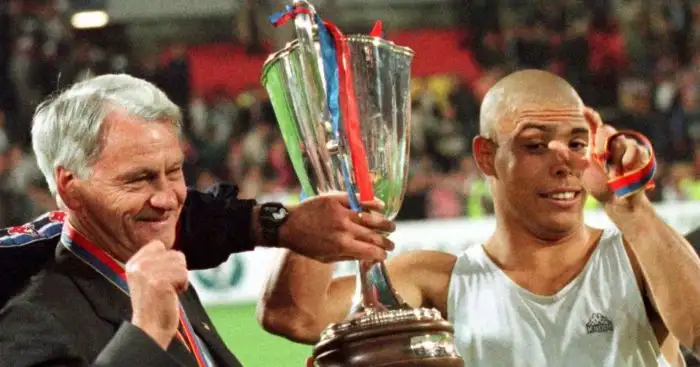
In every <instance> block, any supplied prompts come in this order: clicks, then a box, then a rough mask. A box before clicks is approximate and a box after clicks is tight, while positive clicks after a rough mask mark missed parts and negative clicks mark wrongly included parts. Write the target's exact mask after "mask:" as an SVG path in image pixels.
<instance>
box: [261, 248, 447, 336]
mask: <svg viewBox="0 0 700 367" xmlns="http://www.w3.org/2000/svg"><path fill="white" fill-rule="evenodd" d="M454 262H455V257H454V256H453V255H450V254H446V253H442V252H434V251H413V252H408V253H404V254H400V255H397V256H396V257H394V258H392V259H390V260H389V261H387V263H386V265H387V270H388V272H389V277H390V278H391V281H392V283H393V285H394V287H395V288H396V290H397V291H398V292H399V294H400V295H401V297H402V298H403V299H404V300H405V301H406V302H408V304H409V305H411V306H412V307H420V306H426V307H435V308H437V309H439V310H440V311H441V312H442V313H443V315H445V313H446V309H447V307H446V304H447V288H448V284H449V280H450V274H451V272H452V267H453V266H454ZM331 276H332V265H327V264H322V263H319V262H317V261H314V260H311V259H308V258H306V257H303V256H299V255H297V254H295V253H293V252H290V251H286V250H284V251H281V254H280V259H279V265H278V266H277V267H275V270H274V271H273V272H272V273H271V274H270V278H269V279H268V281H267V284H266V289H265V293H264V295H263V297H262V298H261V300H260V301H259V303H258V319H259V321H260V323H261V324H262V326H263V328H265V330H267V331H268V332H270V333H273V334H276V335H281V336H284V337H286V338H288V339H291V340H293V341H296V342H301V343H308V344H313V343H316V342H318V340H319V336H320V334H321V331H323V329H324V328H325V327H326V326H328V325H329V324H331V323H337V322H342V321H343V320H344V319H345V317H346V316H347V315H348V311H349V310H350V306H351V298H352V296H353V294H354V292H355V278H354V277H352V276H347V277H341V278H336V279H332V278H331Z"/></svg>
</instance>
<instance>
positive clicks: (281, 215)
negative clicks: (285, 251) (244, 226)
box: [258, 203, 289, 247]
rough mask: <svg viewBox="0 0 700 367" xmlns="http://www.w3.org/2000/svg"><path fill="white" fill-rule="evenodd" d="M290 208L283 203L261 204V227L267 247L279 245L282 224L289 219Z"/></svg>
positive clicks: (259, 217) (259, 216)
mask: <svg viewBox="0 0 700 367" xmlns="http://www.w3.org/2000/svg"><path fill="white" fill-rule="evenodd" d="M288 217H289V210H287V208H285V206H284V205H282V204H281V203H265V204H263V205H261V206H260V214H259V215H258V219H259V220H260V227H261V228H262V237H263V238H262V239H263V243H264V245H265V246H267V247H277V246H278V245H279V233H280V226H282V224H284V222H286V221H287V218H288Z"/></svg>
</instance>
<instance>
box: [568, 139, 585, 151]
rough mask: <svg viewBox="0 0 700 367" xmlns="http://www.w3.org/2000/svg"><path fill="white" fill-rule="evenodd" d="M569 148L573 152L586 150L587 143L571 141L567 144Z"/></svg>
mask: <svg viewBox="0 0 700 367" xmlns="http://www.w3.org/2000/svg"><path fill="white" fill-rule="evenodd" d="M569 147H570V148H571V149H572V150H574V151H577V152H578V151H582V150H585V149H586V148H588V143H586V142H583V141H573V142H571V144H569Z"/></svg>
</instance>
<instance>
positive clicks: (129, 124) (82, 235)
mask: <svg viewBox="0 0 700 367" xmlns="http://www.w3.org/2000/svg"><path fill="white" fill-rule="evenodd" d="M179 130H180V112H179V110H178V108H177V107H176V106H175V105H174V104H173V103H172V102H171V101H169V100H168V99H167V97H166V96H165V95H164V94H163V93H162V91H160V90H158V89H157V88H155V87H154V86H153V85H151V84H149V83H147V82H145V81H143V80H139V79H136V78H132V77H128V76H124V75H116V76H115V75H108V76H102V77H97V78H94V79H92V80H89V81H86V82H83V83H79V84H77V85H75V86H73V87H72V88H70V89H69V90H67V91H66V92H64V93H62V94H61V95H59V96H57V97H56V98H54V99H52V100H50V101H47V102H45V103H44V104H42V105H41V106H40V107H39V108H38V109H37V113H36V115H35V119H34V125H33V129H32V137H33V144H34V151H35V154H36V156H37V161H38V163H39V167H40V168H41V169H42V172H43V174H44V176H45V177H46V179H47V182H48V184H49V188H50V189H51V191H52V192H53V193H54V194H55V195H56V197H57V200H58V201H59V204H60V205H61V206H62V208H63V209H64V212H65V218H53V219H55V220H56V221H57V222H58V221H59V220H64V222H62V225H61V228H60V230H61V231H60V242H59V245H58V247H57V248H56V253H55V259H53V260H51V261H50V262H49V263H48V264H47V265H46V267H45V268H44V269H43V270H42V271H41V272H40V273H39V274H38V275H37V276H36V277H35V278H34V279H33V280H32V281H31V282H30V284H29V286H28V287H27V288H26V289H25V290H24V291H23V292H22V293H20V294H19V295H18V296H17V297H15V298H14V299H12V300H11V301H10V302H9V303H8V304H7V305H6V307H5V308H3V309H2V311H0V356H1V358H0V366H13V367H14V366H36V365H41V366H87V365H93V366H129V367H131V366H239V365H240V363H239V362H238V360H237V359H236V357H235V356H234V355H233V354H231V353H230V352H229V351H228V350H227V349H226V347H225V346H224V343H223V341H222V340H221V339H220V337H219V336H218V334H217V332H216V330H215V328H214V327H213V325H212V324H211V321H210V320H209V318H208V317H207V315H206V312H205V310H204V308H203V306H202V305H201V302H200V301H199V299H198V297H197V294H196V292H195V290H194V289H192V288H191V287H188V283H187V271H188V268H202V267H209V266H215V265H217V264H218V263H220V262H221V261H223V260H225V258H226V257H227V255H225V254H226V251H221V248H218V247H216V246H214V247H209V244H208V243H205V242H204V241H206V240H207V238H206V237H204V238H203V241H202V243H200V244H199V246H196V245H195V246H192V244H189V245H187V246H180V244H179V243H177V241H176V233H177V227H178V225H180V226H182V223H181V222H180V221H179V218H180V214H181V213H182V210H183V207H184V203H185V200H186V196H187V190H186V187H185V183H184V179H183V175H182V162H183V159H184V158H183V153H182V150H181V148H180V145H179V144H178V139H179ZM305 205H314V206H315V207H316V211H317V215H319V216H323V217H330V218H331V219H332V220H330V221H329V222H326V223H332V224H333V228H323V231H319V230H318V229H319V228H318V227H317V228H313V227H311V228H306V229H305V230H306V231H319V232H326V233H325V234H324V235H323V236H329V234H332V235H334V236H338V235H339V234H341V237H342V238H343V240H342V241H340V242H341V243H342V245H341V246H338V243H337V242H336V249H335V250H331V251H328V250H325V251H321V250H318V249H316V250H314V251H309V249H306V250H305V251H306V252H307V254H308V255H320V256H317V258H319V259H321V260H329V261H330V260H331V259H333V258H334V259H336V260H337V259H342V258H348V257H360V258H364V259H367V260H371V259H375V260H376V259H377V258H382V257H383V256H384V250H386V249H389V248H391V246H392V244H391V243H390V242H389V241H388V240H386V239H384V238H383V237H382V236H380V235H379V234H377V231H391V230H393V225H392V224H391V223H390V222H387V221H386V220H384V219H382V218H381V217H380V216H378V215H369V214H368V215H364V216H357V215H353V214H352V212H351V211H350V210H349V209H348V208H347V207H345V206H343V205H342V200H339V199H336V200H329V199H312V200H310V201H309V204H305ZM366 205H367V207H368V208H375V209H377V208H378V205H380V204H379V203H376V202H372V203H366ZM290 211H291V214H290ZM290 211H288V210H287V209H286V208H284V207H282V206H281V205H269V206H264V205H263V206H262V207H260V208H259V216H260V221H259V223H260V227H261V228H259V229H257V230H255V231H254V232H258V233H261V237H262V242H263V243H265V244H266V245H268V246H280V245H283V244H281V243H280V242H279V239H280V238H281V237H284V235H283V234H282V233H283V232H289V231H294V230H295V229H294V228H296V230H297V231H299V233H298V234H297V235H300V234H303V230H302V229H300V228H298V227H297V226H289V225H285V223H286V222H288V221H290V222H291V221H293V220H294V221H299V217H301V216H298V215H295V213H294V210H290ZM49 216H51V214H50V215H49ZM54 216H56V214H54ZM59 216H60V215H59ZM295 218H296V219H295ZM244 220H245V219H244ZM248 220H250V218H248ZM320 223H321V222H316V223H313V224H320ZM306 224H310V223H306ZM47 228H52V227H50V226H49V227H47V226H44V227H42V228H29V227H27V228H20V229H17V230H15V231H14V234H13V235H20V236H21V235H25V234H23V233H20V232H22V231H27V232H30V233H31V234H35V235H38V236H42V235H47V234H46V233H45V232H46V231H47ZM339 229H340V230H339ZM340 232H344V234H342V233H340ZM287 236H289V234H287ZM302 237H303V236H301V237H298V238H297V239H301V238H302ZM328 238H329V239H330V238H331V237H328ZM317 239H318V238H317ZM180 247H182V248H180ZM251 248H252V246H251ZM351 248H352V249H355V250H357V249H362V250H361V251H360V252H361V253H363V254H364V256H362V255H361V256H357V253H352V252H353V251H349V249H351ZM298 249H299V250H303V249H304V247H303V246H299V247H298ZM179 250H182V251H179ZM322 253H323V255H322ZM331 253H334V254H333V255H330V254H331Z"/></svg>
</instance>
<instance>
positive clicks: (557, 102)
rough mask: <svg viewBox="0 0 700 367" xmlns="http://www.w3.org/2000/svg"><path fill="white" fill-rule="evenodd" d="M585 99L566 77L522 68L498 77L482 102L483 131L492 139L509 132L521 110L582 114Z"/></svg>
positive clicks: (539, 112)
mask: <svg viewBox="0 0 700 367" xmlns="http://www.w3.org/2000/svg"><path fill="white" fill-rule="evenodd" d="M583 107H584V106H583V102H582V101H581V97H579V95H578V93H576V90H574V88H573V87H572V86H571V85H570V84H569V83H568V82H567V81H566V80H564V79H562V78H560V77H558V76H556V75H554V74H552V73H549V72H546V71H541V70H522V71H517V72H515V73H512V74H510V75H508V76H506V77H505V78H503V79H501V80H500V81H498V82H497V83H496V84H495V85H494V86H493V87H491V89H490V90H489V91H488V92H487V93H486V95H485V96H484V100H483V101H482V103H481V113H480V116H479V121H480V127H479V130H480V134H481V135H482V136H484V137H486V138H489V139H492V140H498V137H499V136H501V135H504V134H509V133H511V132H512V131H513V130H515V128H516V127H517V125H518V121H519V119H520V118H521V117H522V116H521V115H522V114H525V113H531V114H532V113H536V114H538V115H540V114H545V115H546V114H547V113H548V112H551V114H552V115H558V114H561V113H566V114H569V113H571V114H578V113H580V114H581V115H583Z"/></svg>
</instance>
